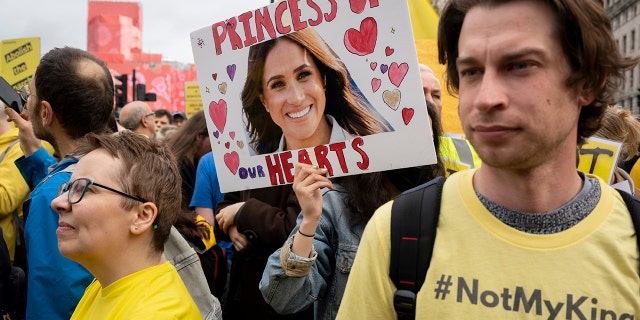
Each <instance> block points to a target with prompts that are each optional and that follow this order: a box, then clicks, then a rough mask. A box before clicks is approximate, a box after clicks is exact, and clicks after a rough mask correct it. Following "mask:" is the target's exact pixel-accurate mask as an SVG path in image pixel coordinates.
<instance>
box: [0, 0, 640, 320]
mask: <svg viewBox="0 0 640 320" xmlns="http://www.w3.org/2000/svg"><path fill="white" fill-rule="evenodd" d="M439 24H440V27H439V34H438V39H439V41H438V52H439V60H440V62H441V63H442V64H444V65H446V79H447V83H446V87H447V88H448V89H450V90H452V92H453V93H455V94H457V95H458V97H459V116H460V122H461V124H462V128H463V130H464V136H465V138H466V139H468V141H469V142H470V144H471V145H472V146H473V148H474V150H475V152H477V155H478V156H479V157H480V159H481V161H482V163H481V165H480V166H478V167H475V168H473V169H468V170H463V171H459V172H456V173H454V174H451V175H450V176H448V177H447V178H446V180H445V181H444V184H443V186H442V192H441V193H440V194H438V195H437V197H436V198H435V199H434V198H431V200H430V201H418V202H415V201H414V202H412V207H411V208H415V210H405V211H401V212H398V211H394V210H393V208H394V199H398V198H397V197H398V196H399V195H403V196H404V195H407V194H410V193H415V192H418V191H421V190H426V188H427V186H430V185H432V184H433V183H434V181H436V180H434V179H436V178H439V177H444V176H445V168H444V164H443V162H442V161H441V154H440V152H441V149H440V147H439V146H440V141H441V137H442V135H443V132H442V128H441V123H440V115H441V113H442V102H441V99H440V97H441V86H440V83H439V81H438V79H437V77H436V76H435V74H434V73H433V71H432V70H431V69H430V68H429V67H427V66H424V65H421V66H420V72H421V80H422V85H423V94H424V97H425V105H426V108H427V114H428V116H429V120H430V123H431V128H432V136H433V143H434V146H435V150H436V153H437V155H438V157H437V159H438V162H437V163H435V164H432V165H425V166H420V167H412V168H404V169H395V170H388V171H382V172H374V173H366V174H360V175H353V176H345V177H340V178H332V177H329V176H328V174H327V171H326V169H324V168H320V167H318V166H317V165H315V164H313V163H311V164H309V163H298V164H296V165H295V168H294V172H293V173H294V182H293V184H291V185H281V186H275V187H268V188H260V189H251V190H243V191H235V192H228V193H225V194H222V193H221V192H220V184H222V183H224V181H219V180H218V176H217V174H216V168H215V162H214V156H213V153H212V150H211V141H210V137H209V132H208V128H207V121H206V115H205V113H204V112H203V111H199V112H197V113H195V114H193V115H190V117H188V118H187V116H186V115H185V114H184V113H182V112H176V113H171V112H169V111H167V110H152V108H151V106H150V105H149V104H148V103H146V102H143V101H133V102H130V103H128V104H126V105H125V106H124V107H123V108H122V109H121V110H119V112H118V113H115V112H114V108H113V105H114V90H113V88H114V85H113V80H112V75H111V74H110V72H109V69H108V68H107V66H106V65H105V63H104V62H102V61H101V60H100V59H98V58H96V57H95V56H93V55H92V54H90V53H88V52H86V51H84V50H80V49H76V48H70V47H64V48H55V49H53V50H51V51H49V52H47V53H46V54H45V55H44V56H43V57H42V58H41V61H40V64H39V66H38V67H37V69H36V71H35V73H34V75H33V77H32V81H31V82H30V83H29V85H28V87H27V88H25V89H24V90H21V92H20V94H21V96H22V98H23V100H24V110H25V111H24V112H23V113H22V114H18V113H16V112H15V111H14V110H13V109H11V108H9V107H6V106H5V108H2V110H0V185H1V187H2V188H1V189H2V194H3V198H2V201H0V203H1V205H0V233H1V234H2V237H3V239H4V241H2V242H0V244H2V245H1V246H0V259H2V260H1V261H0V310H1V311H2V316H4V317H5V318H7V319H23V318H25V319H137V318H145V319H147V318H151V317H154V318H171V319H395V318H400V319H405V318H407V319H408V318H418V319H463V318H478V319H480V318H482V319H484V318H513V317H515V318H522V319H533V318H537V317H549V318H553V317H554V316H556V315H559V314H566V317H567V318H573V317H574V316H575V317H577V318H586V317H587V316H589V315H590V316H591V318H594V319H595V318H602V319H605V318H612V319H635V318H637V317H638V316H640V251H639V248H638V243H640V242H639V241H638V240H637V239H638V236H637V230H636V229H635V227H634V224H633V223H632V219H630V217H632V216H634V215H638V216H637V218H638V219H640V214H639V213H638V212H634V210H633V209H632V208H630V207H628V205H627V203H626V202H625V200H624V199H626V198H623V197H622V196H621V194H620V193H619V191H616V190H615V189H614V188H613V187H612V186H611V185H614V184H616V186H618V185H624V183H620V182H625V181H626V183H627V185H625V187H624V188H621V187H618V188H621V189H623V190H626V191H628V192H629V193H632V194H636V195H638V193H639V189H638V188H637V186H638V184H637V182H635V181H633V178H632V177H631V176H629V174H628V173H627V172H626V171H625V170H624V169H623V163H624V162H625V161H629V160H630V159H633V158H634V157H637V156H638V154H639V153H640V122H639V121H638V119H636V118H634V117H633V115H631V114H630V113H629V112H628V111H626V110H624V109H622V108H620V107H617V106H610V104H611V101H612V96H613V92H614V91H615V89H616V87H617V86H618V84H619V81H620V80H621V79H623V76H624V72H625V71H626V70H629V69H631V68H633V67H634V66H635V65H636V64H637V62H638V59H637V58H630V57H625V56H623V55H622V54H621V53H620V51H619V50H618V49H617V45H616V41H615V39H614V38H613V36H612V34H611V28H610V21H609V18H608V17H607V14H606V11H605V10H604V8H603V6H602V4H601V2H600V1H597V0H587V1H584V0H557V1H537V0H517V1H516V0H514V1H492V0H449V1H448V2H447V4H446V5H445V7H444V9H443V11H442V14H441V17H440V21H439ZM69 88H71V89H69ZM241 98H242V103H243V113H244V114H245V116H246V119H247V122H246V129H247V132H248V133H249V138H250V146H251V148H252V149H253V151H254V152H255V153H256V154H262V153H271V152H279V151H285V150H295V149H301V148H308V147H314V146H317V145H321V144H327V143H330V142H336V141H344V140H349V139H352V138H354V137H356V136H364V135H371V134H377V133H382V132H387V131H391V130H393V128H391V126H390V125H389V123H388V122H386V121H385V120H384V119H383V118H382V117H381V116H380V115H379V114H377V112H376V111H375V108H373V107H372V106H371V105H370V103H369V101H367V99H366V98H365V97H364V96H363V95H362V94H361V93H360V90H359V89H358V88H357V87H355V83H354V82H353V81H352V79H351V76H350V75H349V72H348V71H347V70H346V67H345V66H344V64H343V63H342V62H341V61H340V59H339V58H338V57H336V56H335V53H334V52H333V51H332V50H331V49H330V48H329V47H328V45H327V44H326V43H325V42H324V40H323V39H322V38H321V37H320V36H319V35H318V34H317V33H316V32H315V31H314V30H313V29H312V28H306V29H302V30H299V31H296V32H292V33H289V34H286V35H283V36H281V37H279V38H277V39H273V40H268V41H264V42H262V43H259V44H256V45H254V46H252V47H251V48H250V49H249V60H248V75H247V80H246V82H245V85H244V88H243V90H242V94H241ZM592 136H598V137H603V138H606V139H610V140H615V141H620V142H621V143H622V156H621V157H620V161H619V163H618V164H617V165H618V168H617V169H616V174H615V175H614V177H615V178H614V179H612V181H604V180H603V179H602V178H600V177H598V176H595V175H592V174H587V173H583V172H580V171H578V170H577V164H576V162H577V159H576V157H577V152H578V150H579V149H580V147H581V145H583V144H584V143H585V139H587V138H589V137H592ZM438 181H440V180H438ZM434 201H439V204H438V205H437V206H436V204H437V203H435V202H434ZM638 201H640V200H638ZM639 203H640V202H639ZM433 206H436V208H439V210H437V216H436V220H435V221H436V222H435V223H437V225H436V226H437V227H435V228H434V229H433V232H435V234H432V235H430V236H431V237H432V239H433V243H432V248H428V250H432V254H431V256H430V260H429V261H426V262H425V261H415V262H416V263H427V264H426V265H427V266H428V268H424V269H422V268H420V270H423V271H424V274H423V277H424V282H420V283H421V284H422V287H417V288H416V287H415V286H414V287H412V286H411V285H413V283H411V285H410V286H408V287H409V288H412V289H411V290H413V292H412V291H411V290H408V291H407V289H405V288H407V286H404V285H402V286H397V285H396V282H394V279H392V278H391V277H390V273H394V272H395V271H391V267H390V266H391V265H392V263H393V262H392V261H391V257H392V256H394V251H393V250H395V249H393V248H394V245H393V243H394V242H395V241H396V237H398V235H397V232H396V231H395V230H396V229H395V228H396V226H395V225H394V221H397V220H398V219H404V218H403V217H405V218H406V217H410V216H415V215H419V214H421V211H423V209H422V208H423V207H433ZM414 240H415V241H416V243H417V241H418V240H420V239H418V238H410V237H409V238H408V237H404V238H403V239H402V241H414ZM421 243H422V242H421ZM420 250H427V248H422V247H421V248H420ZM413 260H418V259H417V257H414V259H413ZM409 267H410V266H409ZM434 288H435V290H434ZM421 289H424V290H421ZM543 304H544V305H543Z"/></svg>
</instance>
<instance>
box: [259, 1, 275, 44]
mask: <svg viewBox="0 0 640 320" xmlns="http://www.w3.org/2000/svg"><path fill="white" fill-rule="evenodd" d="M262 10H264V11H262V12H260V9H258V10H256V13H255V19H256V32H257V34H258V41H259V42H262V41H264V33H263V31H262V29H264V30H266V31H267V33H268V34H269V37H270V39H273V38H275V37H276V30H275V29H274V28H273V22H271V17H270V16H269V7H264V8H262Z"/></svg>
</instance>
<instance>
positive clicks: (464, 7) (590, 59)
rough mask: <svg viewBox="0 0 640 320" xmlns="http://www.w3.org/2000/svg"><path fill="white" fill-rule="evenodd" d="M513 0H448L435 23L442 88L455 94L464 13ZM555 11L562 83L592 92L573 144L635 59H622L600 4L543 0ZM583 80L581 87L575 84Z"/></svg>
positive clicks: (593, 125) (589, 131) (592, 125)
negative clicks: (566, 69)
mask: <svg viewBox="0 0 640 320" xmlns="http://www.w3.org/2000/svg"><path fill="white" fill-rule="evenodd" d="M515 1H518V0H451V1H449V2H447V4H446V5H445V7H444V9H443V10H442V14H441V16H440V22H439V25H438V59H439V61H440V63H442V64H446V66H447V88H448V89H449V92H451V93H458V89H459V84H460V78H459V76H458V69H457V66H456V59H457V58H458V40H459V39H460V32H461V30H462V24H463V23H464V19H465V16H466V14H467V13H468V12H469V10H471V9H472V8H474V7H477V6H483V7H495V6H499V5H502V4H505V3H510V2H515ZM543 2H544V3H546V4H547V6H549V8H550V9H551V10H552V11H553V12H554V13H555V20H556V23H555V29H556V30H555V31H556V36H557V39H558V41H559V42H560V44H561V45H562V49H563V51H564V54H565V56H566V57H567V60H568V62H569V65H570V66H571V74H570V75H569V77H568V78H567V80H566V84H567V87H568V88H569V89H573V90H581V91H582V90H583V89H585V90H586V91H587V92H593V93H594V94H595V100H594V101H593V102H592V103H591V104H590V105H587V106H585V107H583V108H582V110H581V111H580V120H579V123H578V143H579V144H582V143H584V141H585V138H587V137H590V136H591V135H593V134H594V133H595V132H596V131H597V130H598V128H599V127H600V125H601V122H602V117H603V115H604V112H605V110H606V108H607V106H608V104H609V103H610V102H611V100H612V99H613V94H614V92H615V90H616V89H617V88H618V86H619V84H620V82H621V81H622V80H623V79H624V71H625V70H629V69H631V68H633V67H634V66H635V65H636V64H637V62H638V59H637V58H628V57H623V56H622V55H621V54H620V51H619V50H618V46H617V44H616V41H615V39H614V37H613V33H612V31H611V21H610V20H609V17H608V16H607V12H606V11H605V10H604V7H603V5H602V1H600V0H543ZM582 81H584V86H585V87H584V88H577V85H578V84H579V83H581V82H582Z"/></svg>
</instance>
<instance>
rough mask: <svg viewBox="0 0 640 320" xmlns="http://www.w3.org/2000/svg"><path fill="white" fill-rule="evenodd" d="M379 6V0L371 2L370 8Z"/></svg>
mask: <svg viewBox="0 0 640 320" xmlns="http://www.w3.org/2000/svg"><path fill="white" fill-rule="evenodd" d="M378 5H379V4H378V0H369V8H375V7H377V6H378Z"/></svg>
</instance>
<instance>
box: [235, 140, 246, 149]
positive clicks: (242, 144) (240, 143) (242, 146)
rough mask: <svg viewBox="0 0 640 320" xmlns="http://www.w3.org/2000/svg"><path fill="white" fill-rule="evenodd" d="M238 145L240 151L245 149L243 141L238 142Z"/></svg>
mask: <svg viewBox="0 0 640 320" xmlns="http://www.w3.org/2000/svg"><path fill="white" fill-rule="evenodd" d="M236 144H237V145H238V148H240V149H242V148H244V142H242V140H238V141H236Z"/></svg>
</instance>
